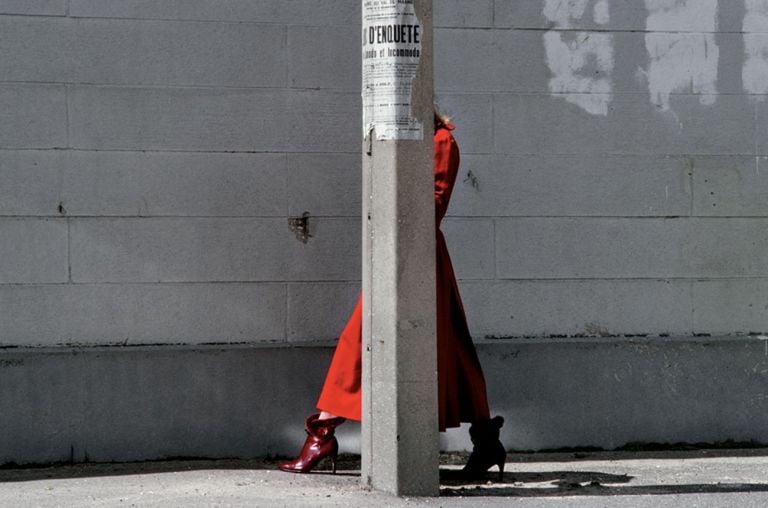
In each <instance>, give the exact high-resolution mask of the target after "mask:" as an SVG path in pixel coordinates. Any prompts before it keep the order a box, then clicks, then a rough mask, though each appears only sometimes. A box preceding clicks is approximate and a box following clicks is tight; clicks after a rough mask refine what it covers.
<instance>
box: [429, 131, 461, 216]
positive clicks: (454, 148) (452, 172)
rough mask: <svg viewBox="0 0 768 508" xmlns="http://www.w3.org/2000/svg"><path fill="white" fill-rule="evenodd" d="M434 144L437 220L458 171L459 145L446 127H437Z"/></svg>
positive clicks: (445, 206) (442, 211)
mask: <svg viewBox="0 0 768 508" xmlns="http://www.w3.org/2000/svg"><path fill="white" fill-rule="evenodd" d="M434 144H435V160H434V170H435V219H436V220H437V221H438V222H439V221H440V220H441V219H442V218H443V217H444V216H445V212H446V211H447V210H448V201H449V200H450V199H451V192H452V191H453V184H454V183H455V182H456V175H457V173H458V171H459V147H458V145H457V144H456V140H455V139H453V136H452V135H451V133H450V131H448V130H447V129H438V130H437V132H436V133H435V138H434Z"/></svg>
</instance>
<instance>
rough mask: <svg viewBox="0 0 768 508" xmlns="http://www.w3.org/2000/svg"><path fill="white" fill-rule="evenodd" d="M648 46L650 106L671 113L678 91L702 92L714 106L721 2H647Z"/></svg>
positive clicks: (691, 0) (705, 101)
mask: <svg viewBox="0 0 768 508" xmlns="http://www.w3.org/2000/svg"><path fill="white" fill-rule="evenodd" d="M645 6H646V8H647V9H648V19H647V20H646V29H647V30H648V32H647V33H646V35H645V47H646V50H647V51H648V57H649V63H648V69H647V71H646V73H645V74H646V76H647V79H648V87H649V91H650V95H651V102H652V103H653V104H655V105H656V106H657V107H659V108H661V109H662V110H664V111H668V110H669V109H670V95H672V94H673V93H674V92H683V93H693V94H701V96H700V99H699V100H700V102H701V103H702V104H705V105H711V104H714V103H715V100H716V96H715V94H716V93H717V65H718V59H719V57H720V50H719V48H718V46H717V44H716V43H715V34H714V32H715V31H716V30H717V9H718V5H717V0H645Z"/></svg>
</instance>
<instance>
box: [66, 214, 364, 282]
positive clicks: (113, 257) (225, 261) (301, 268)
mask: <svg viewBox="0 0 768 508" xmlns="http://www.w3.org/2000/svg"><path fill="white" fill-rule="evenodd" d="M309 233H310V235H311V237H310V238H308V240H307V243H303V242H302V241H301V240H299V239H297V238H296V236H295V235H294V233H293V232H292V231H290V230H289V227H288V221H287V220H285V219H270V218H263V219H250V218H248V219H245V218H121V219H97V218H93V219H89V218H78V219H72V223H71V238H72V240H71V242H72V244H71V258H72V279H73V280H74V281H77V282H181V281H186V282H189V281H195V282H201V281H239V282H241V281H285V280H288V281H290V280H318V281H319V280H354V279H355V278H357V277H359V272H360V221H359V220H352V219H310V220H309Z"/></svg>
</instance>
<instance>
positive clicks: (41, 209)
mask: <svg viewBox="0 0 768 508" xmlns="http://www.w3.org/2000/svg"><path fill="white" fill-rule="evenodd" d="M65 163H66V160H65V156H64V154H63V153H62V152H60V151H58V150H23V151H20V150H0V215H54V214H55V215H58V214H59V210H58V206H59V202H60V200H61V198H60V195H59V194H60V191H59V188H60V177H59V172H60V170H61V168H62V167H63V166H64V164H65Z"/></svg>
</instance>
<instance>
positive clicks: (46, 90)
mask: <svg viewBox="0 0 768 508" xmlns="http://www.w3.org/2000/svg"><path fill="white" fill-rule="evenodd" d="M0 111H2V114H0V119H2V121H0V147H2V148H61V147H66V146H67V105H66V93H65V90H64V87H63V86H58V85H37V84H34V85H33V84H24V85H10V84H9V85H0Z"/></svg>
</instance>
